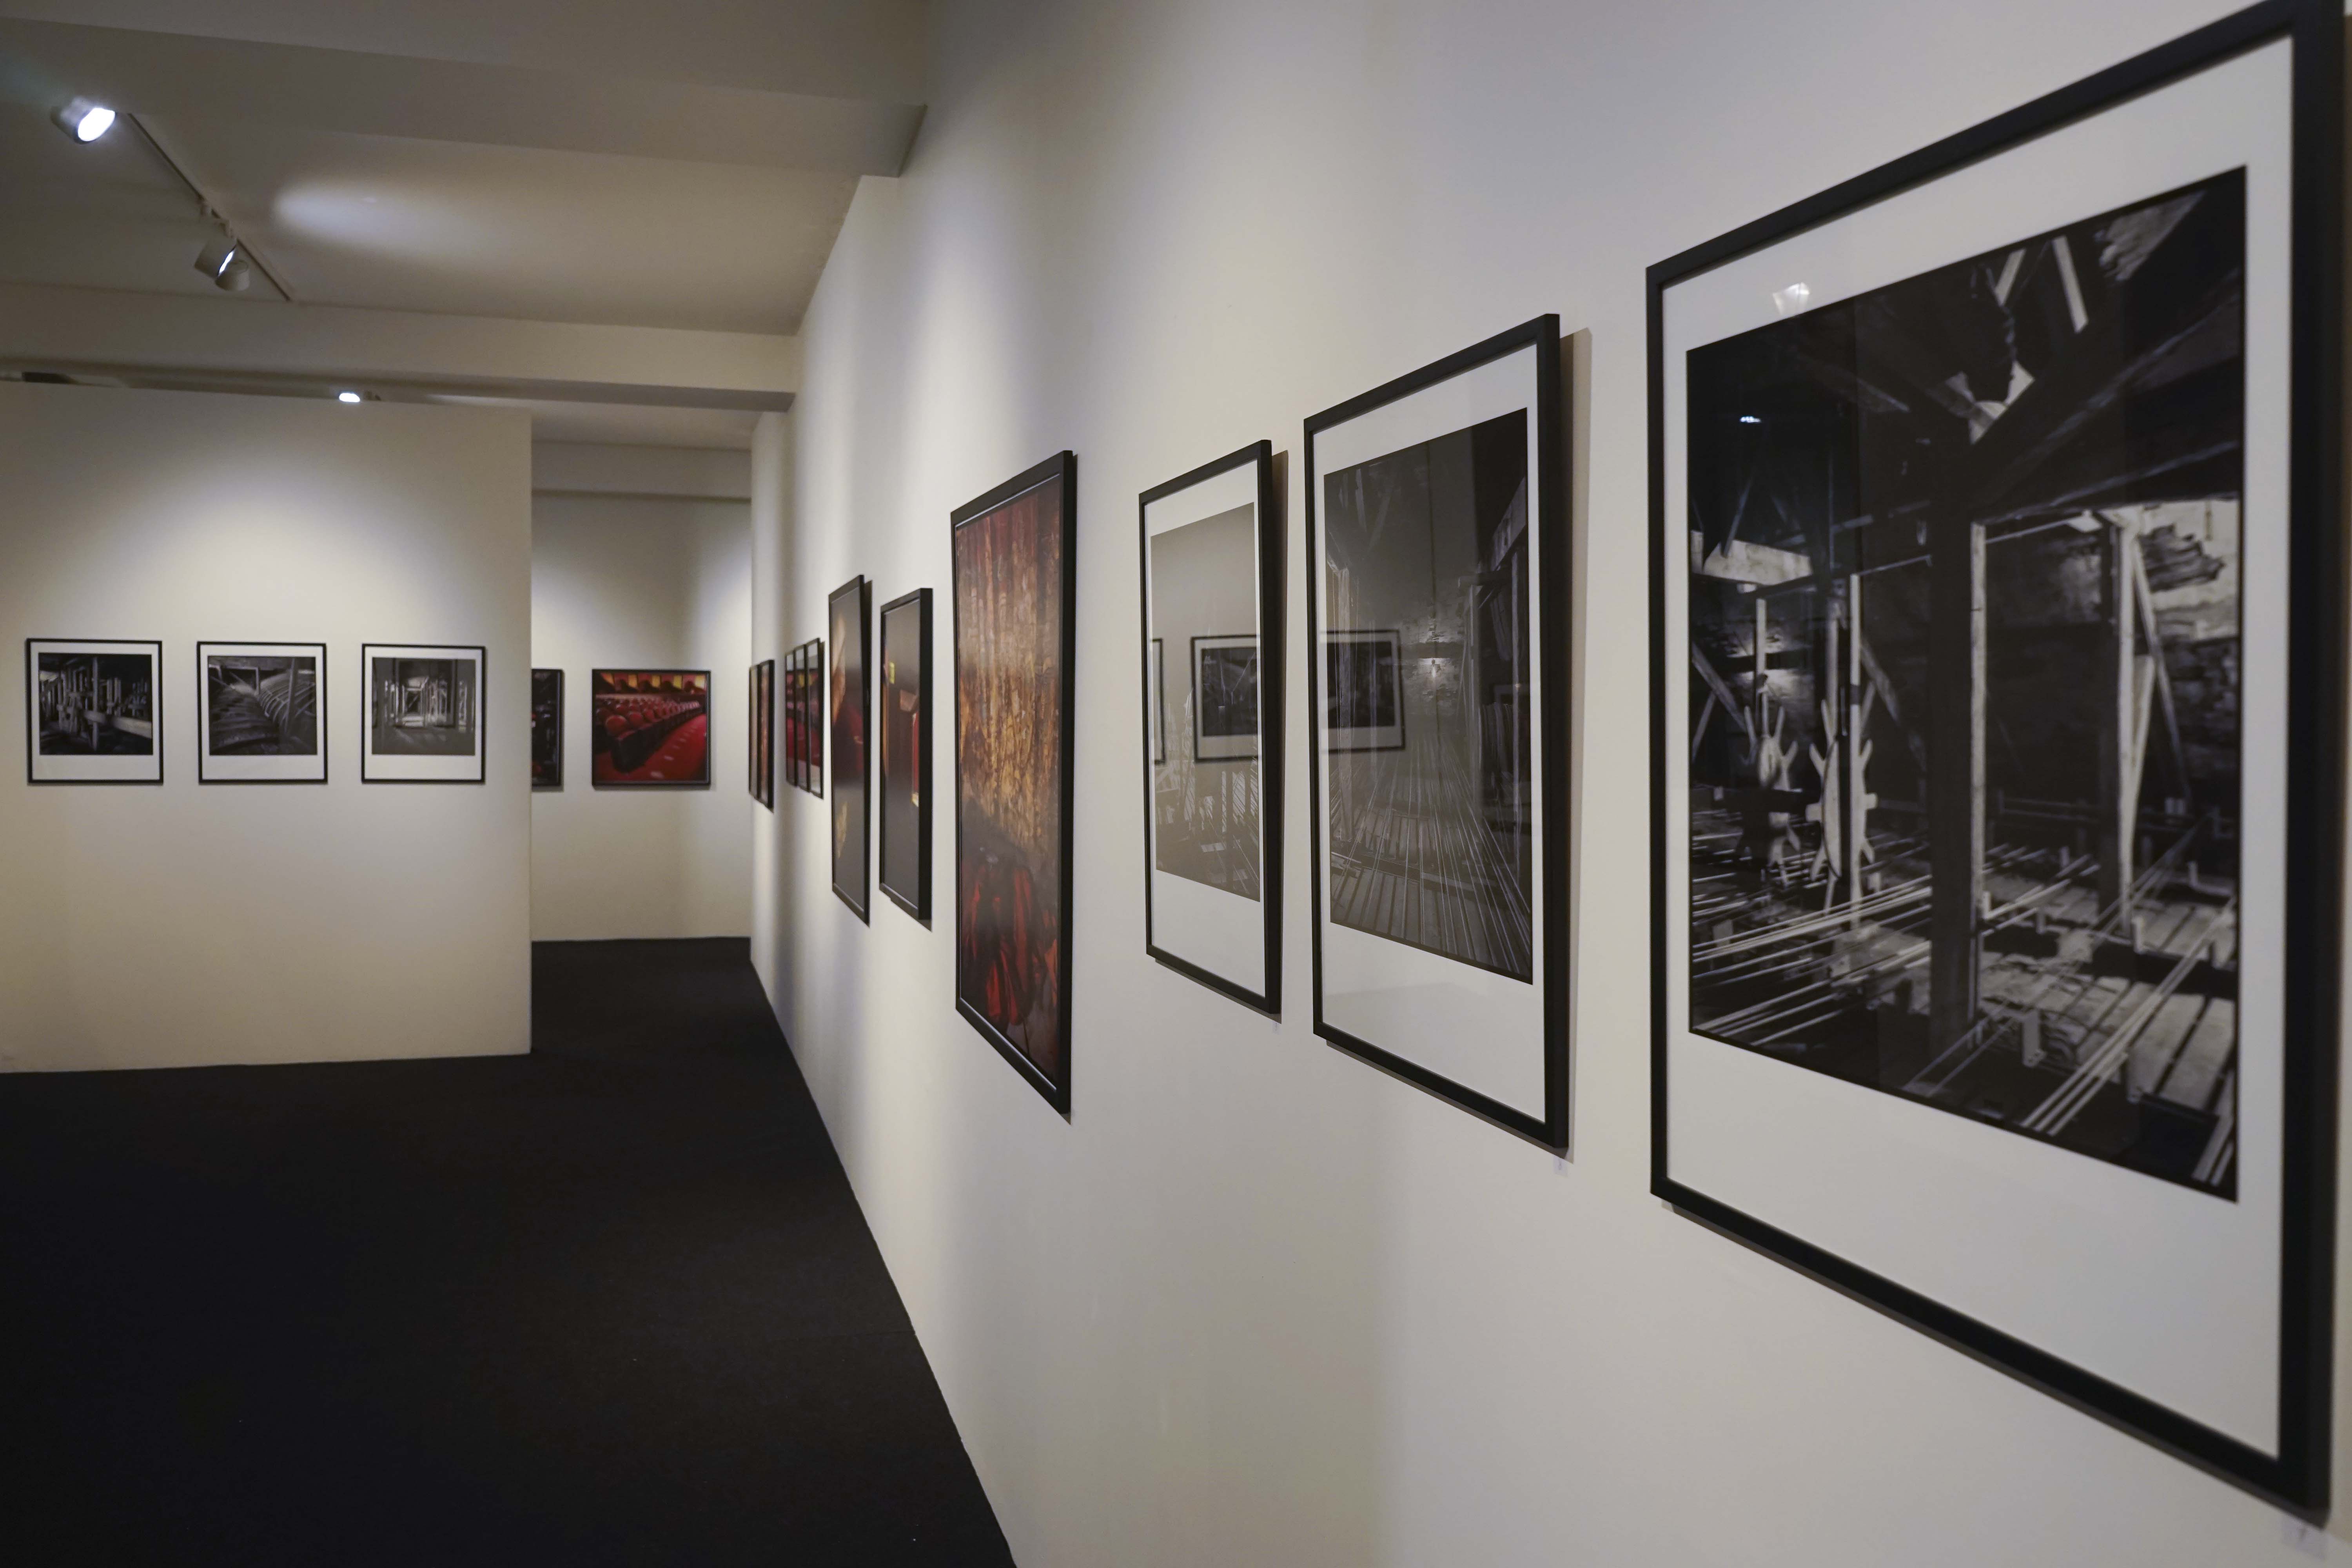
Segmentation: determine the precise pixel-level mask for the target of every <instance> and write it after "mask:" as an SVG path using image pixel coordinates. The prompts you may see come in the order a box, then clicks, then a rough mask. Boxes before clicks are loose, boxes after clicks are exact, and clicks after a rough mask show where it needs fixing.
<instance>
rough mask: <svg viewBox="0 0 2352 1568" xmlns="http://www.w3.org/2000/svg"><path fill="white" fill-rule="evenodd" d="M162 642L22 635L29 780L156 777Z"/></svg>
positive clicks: (159, 779)
mask: <svg viewBox="0 0 2352 1568" xmlns="http://www.w3.org/2000/svg"><path fill="white" fill-rule="evenodd" d="M162 677H163V644H162V643H160V642H130V641H123V640H120V639H117V638H112V637H78V638H75V637H27V638H26V639H25V779H26V783H28V784H162V783H163V680H162Z"/></svg>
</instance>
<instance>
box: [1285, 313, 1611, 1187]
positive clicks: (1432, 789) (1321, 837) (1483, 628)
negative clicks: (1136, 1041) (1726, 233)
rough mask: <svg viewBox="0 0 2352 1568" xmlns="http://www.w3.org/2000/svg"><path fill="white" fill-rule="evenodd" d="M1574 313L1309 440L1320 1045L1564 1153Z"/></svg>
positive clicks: (1318, 424) (1463, 359)
mask: <svg viewBox="0 0 2352 1568" xmlns="http://www.w3.org/2000/svg"><path fill="white" fill-rule="evenodd" d="M1561 381H1562V372H1561V365H1560V342H1559V318H1557V317H1553V316H1541V317H1538V318H1537V319H1536V320H1534V321H1528V322H1527V323H1526V324H1525V325H1523V326H1519V327H1517V328H1514V329H1513V330H1511V331H1507V332H1504V333H1501V334H1500V335H1498V336H1496V337H1494V338H1490V339H1488V340H1487V341H1486V342H1483V343H1478V344H1476V345H1475V346H1473V347H1471V348H1467V349H1465V350H1463V351H1462V352H1461V353H1456V354H1454V355H1453V356H1451V357H1450V358H1447V359H1444V360H1441V361H1439V362H1438V363H1435V364H1433V365H1430V366H1427V367H1426V368H1424V369H1423V370H1419V371H1416V372H1414V373H1413V374H1411V375H1408V376H1405V377H1403V378H1402V379H1401V380H1398V381H1394V382H1391V383H1390V384H1388V385H1386V386H1382V387H1380V388H1377V389H1376V390H1374V391H1371V392H1368V393H1366V394H1364V395H1362V396H1360V397H1356V398H1353V399H1351V400H1349V402H1347V403H1344V404H1341V405H1339V407H1337V408H1333V409H1331V410H1329V411H1328V412H1326V413H1322V414H1318V415H1317V416H1314V417H1313V418H1312V419H1309V420H1308V421H1307V583H1308V592H1307V704H1308V711H1309V713H1310V715H1311V724H1310V728H1309V731H1308V736H1307V739H1308V746H1307V758H1308V762H1309V763H1310V766H1311V769H1312V772H1311V778H1312V797H1313V810H1312V811H1311V812H1310V814H1309V815H1310V816H1311V818H1312V820H1313V823H1314V827H1315V837H1314V842H1313V853H1312V855H1311V857H1310V858H1311V860H1312V863H1313V866H1314V873H1315V874H1314V879H1313V883H1312V888H1313V892H1314V900H1315V902H1314V928H1313V930H1314V939H1315V940H1314V957H1315V1032H1316V1033H1317V1034H1318V1035H1320V1036H1322V1037H1324V1038H1325V1039H1327V1040H1328V1041H1330V1042H1331V1043H1332V1044H1333V1045H1335V1046H1337V1047H1339V1048H1340V1049H1342V1050H1345V1051H1349V1052H1350V1053H1352V1054H1354V1055H1356V1056H1358V1057H1360V1058H1363V1059H1364V1060H1366V1061H1369V1062H1370V1063H1372V1064H1373V1065H1375V1066H1377V1067H1380V1068H1385V1069H1386V1070H1388V1071H1389V1072H1391V1073H1394V1074H1395V1075H1397V1076H1398V1077H1399V1078H1402V1079H1405V1080H1406V1081H1407V1082H1410V1083H1412V1084H1416V1085H1418V1086H1420V1087H1421V1088H1423V1089H1427V1090H1429V1091H1430V1092H1431V1093H1433V1094H1435V1095H1438V1096H1440V1097H1441V1098H1443V1099H1445V1100H1451V1101H1452V1102H1453V1103H1454V1104H1456V1105H1458V1106H1461V1107H1462V1108H1464V1109H1465V1110H1469V1111H1471V1112H1472V1113H1474V1114H1475V1115H1477V1116H1481V1117H1483V1118H1485V1119H1486V1120H1487V1121H1491V1122H1493V1123H1495V1124H1496V1126H1499V1127H1503V1128H1507V1129H1508V1130H1509V1131H1513V1132H1516V1133H1517V1134H1519V1135H1520V1136H1522V1137H1525V1138H1528V1139H1531V1140H1533V1141H1535V1142H1538V1143H1541V1144H1543V1145H1544V1146H1545V1147H1547V1148H1550V1149H1564V1148H1566V1147H1567V1146H1568V1048H1569V1047H1568V1037H1569V1015H1570V1007H1569V930H1568V847H1569V831H1568V825H1569V822H1570V812H1569V800H1570V795H1569V789H1570V775H1569V767H1570V763H1569V733H1570V731H1569V714H1570V685H1569V681H1570V669H1569V649H1570V627H1569V621H1568V613H1569V612H1568V605H1569V603H1570V598H1569V542H1568V474H1567V468H1568V458H1567V452H1566V450H1565V445H1564V435H1565V430H1564V417H1563V410H1562V400H1561Z"/></svg>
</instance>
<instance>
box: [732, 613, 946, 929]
mask: <svg viewBox="0 0 2352 1568" xmlns="http://www.w3.org/2000/svg"><path fill="white" fill-rule="evenodd" d="M873 605H874V591H873V586H872V584H869V583H868V582H867V581H866V579H865V578H864V577H863V576H858V577H853V578H851V579H850V580H849V581H848V582H846V583H845V584H842V585H841V586H840V587H839V588H836V589H835V590H834V592H833V593H832V594H831V595H827V598H826V602H825V636H824V637H819V638H813V639H811V640H810V641H808V642H805V643H803V644H801V645H800V646H799V647H795V648H793V650H792V651H791V652H790V653H789V654H787V655H786V656H785V657H784V659H783V665H782V672H781V674H779V671H778V668H777V663H776V661H775V660H774V659H766V660H763V661H761V663H759V664H756V665H754V666H752V667H751V731H752V736H753V742H752V744H753V757H752V762H751V778H750V785H751V796H752V798H753V799H754V800H757V801H758V802H759V803H760V804H761V805H764V806H767V807H768V808H769V809H770V810H773V809H775V753H776V750H777V742H776V731H777V728H778V725H777V722H776V718H777V714H778V711H779V710H781V712H782V725H781V728H782V732H783V741H782V751H783V763H784V776H785V778H786V780H787V782H789V783H790V784H793V787H795V788H797V789H801V790H803V791H805V792H806V793H808V794H810V795H816V796H819V797H820V798H822V797H823V796H824V794H825V760H826V757H827V755H828V754H830V756H831V758H832V764H833V766H832V773H833V795H832V812H831V816H832V828H833V832H832V868H833V869H832V880H833V890H834V892H835V894H836V895H837V896H838V897H839V898H840V900H841V901H842V902H843V903H845V904H846V905H848V906H849V908H850V909H851V910H852V911H854V912H855V913H856V916H857V918H858V919H859V920H862V921H870V920H871V919H872V915H873V907H872V897H871V892H870V888H871V887H872V886H875V885H878V886H879V887H880V888H881V889H882V891H883V893H884V894H885V895H886V896H887V898H888V899H889V900H890V901H891V902H892V903H895V904H897V905H898V907H899V908H900V909H902V910H906V911H907V913H908V914H909V915H911V916H913V917H914V918H915V919H916V920H918V921H922V922H923V923H925V924H927V925H928V924H929V922H930V918H931V806H930V795H929V791H928V790H926V788H925V787H924V781H925V778H926V776H927V769H928V767H929V763H928V760H927V759H928V755H929V752H928V748H929V735H930V732H931V725H930V706H931V591H930V590H929V588H918V589H916V590H915V591H914V592H912V593H910V594H907V595H903V596H901V597H899V598H896V599H893V600H891V601H890V602H889V603H888V604H887V605H883V606H882V612H881V617H880V619H881V645H882V646H881V649H880V652H881V660H880V669H879V676H880V680H879V687H878V696H879V698H880V704H881V716H880V722H879V723H878V725H877V723H876V721H875V715H874V712H873V710H872V705H871V703H870V702H869V697H870V696H871V695H874V694H875V693H870V692H869V689H868V679H867V673H866V672H867V670H868V669H869V668H872V667H873V663H874V661H873V658H872V657H871V656H872V654H873V652H874V647H873V644H874V621H875V616H874V613H873ZM828 676H829V679H828ZM828 733H829V736H830V744H828V743H827V742H828ZM869 735H870V736H872V738H873V745H872V751H871V752H870V754H869V752H868V746H867V738H868V736H869ZM872 796H878V803H872V802H870V800H869V797H872ZM877 804H878V809H877ZM869 839H870V840H871V841H872V842H873V844H874V847H875V851H876V853H875V857H874V859H873V860H872V861H871V862H869V860H868V858H867V847H868V843H869Z"/></svg>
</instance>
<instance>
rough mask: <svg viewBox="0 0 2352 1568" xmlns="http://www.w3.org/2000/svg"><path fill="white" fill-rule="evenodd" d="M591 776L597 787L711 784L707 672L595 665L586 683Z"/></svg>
mask: <svg viewBox="0 0 2352 1568" xmlns="http://www.w3.org/2000/svg"><path fill="white" fill-rule="evenodd" d="M588 730H589V734H588V752H589V758H590V767H589V782H590V783H591V784H594V785H595V787H596V788H598V789H702V788H707V787H709V784H710V672H709V670H707V669H599V670H595V671H593V672H592V673H591V675H590V676H589V684H588Z"/></svg>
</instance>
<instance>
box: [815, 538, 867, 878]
mask: <svg viewBox="0 0 2352 1568" xmlns="http://www.w3.org/2000/svg"><path fill="white" fill-rule="evenodd" d="M825 632H826V637H827V639H828V644H829V646H830V647H831V648H832V650H833V685H832V686H831V688H830V689H828V690H827V691H826V694H825V716H826V720H827V722H828V724H829V726H830V727H831V729H832V731H833V890H834V892H835V893H836V894H837V895H839V897H840V899H841V901H842V902H843V903H845V904H847V905H848V906H849V908H850V910H851V912H852V913H854V914H856V916H857V918H858V919H859V920H862V921H868V922H871V921H872V919H873V903H874V899H873V889H872V881H873V879H872V877H871V876H870V874H869V868H868V866H867V863H866V846H867V844H868V843H869V842H871V838H870V836H869V834H868V832H867V828H868V826H869V825H868V823H867V821H866V796H867V792H868V785H869V784H870V783H871V781H870V780H869V779H868V778H867V776H866V773H867V769H866V727H867V724H868V723H869V721H871V719H872V717H873V716H872V714H871V713H870V712H869V711H868V710H867V705H866V666H867V665H868V664H869V663H871V662H872V661H871V659H870V658H869V657H868V653H869V647H870V645H871V644H872V642H873V640H874V588H873V585H872V584H869V583H867V582H866V579H865V578H863V577H852V578H851V579H850V580H849V581H848V582H846V583H844V584H842V585H841V586H840V587H838V588H835V590H834V591H833V594H832V595H831V596H830V597H829V598H827V599H826V601H825Z"/></svg>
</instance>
